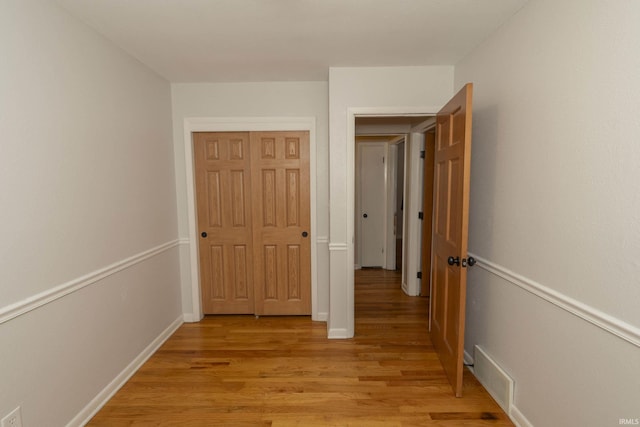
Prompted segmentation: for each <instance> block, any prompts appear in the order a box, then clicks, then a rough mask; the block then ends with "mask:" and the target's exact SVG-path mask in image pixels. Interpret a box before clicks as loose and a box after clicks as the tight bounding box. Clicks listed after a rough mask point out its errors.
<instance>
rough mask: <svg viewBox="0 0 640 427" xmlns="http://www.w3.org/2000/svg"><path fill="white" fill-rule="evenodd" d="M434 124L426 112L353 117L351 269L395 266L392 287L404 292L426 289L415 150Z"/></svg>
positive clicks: (420, 175)
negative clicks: (396, 275)
mask: <svg viewBox="0 0 640 427" xmlns="http://www.w3.org/2000/svg"><path fill="white" fill-rule="evenodd" d="M434 123H435V119H434V117H433V116H430V115H429V116H427V115H413V116H410V115H403V116H378V117H372V116H356V117H355V140H354V144H355V150H354V152H355V159H354V160H355V168H354V172H355V177H354V178H355V198H354V269H356V270H358V269H360V268H376V271H377V272H379V273H380V274H379V275H380V276H381V277H384V276H385V275H387V273H386V272H390V271H397V272H398V276H399V277H400V278H401V279H400V280H398V281H397V286H399V287H401V288H402V291H403V292H404V294H406V295H408V296H418V295H423V296H428V290H429V282H430V280H429V279H430V272H422V256H423V250H422V247H421V239H422V230H423V220H422V219H421V218H420V215H419V213H420V212H422V211H423V207H422V204H423V197H424V192H423V182H424V159H422V158H421V152H422V151H424V147H425V132H426V131H427V130H428V129H430V128H433V126H434ZM380 177H382V178H380ZM429 218H430V216H429ZM430 226H431V223H430V222H429V227H428V228H430ZM428 255H429V256H430V253H429V254H428ZM419 273H420V274H419ZM371 274H375V272H371ZM376 275H377V274H376ZM419 276H422V277H423V279H420V278H419Z"/></svg>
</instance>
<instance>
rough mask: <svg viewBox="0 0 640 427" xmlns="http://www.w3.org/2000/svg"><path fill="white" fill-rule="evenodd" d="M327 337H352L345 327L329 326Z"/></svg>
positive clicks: (336, 338)
mask: <svg viewBox="0 0 640 427" xmlns="http://www.w3.org/2000/svg"><path fill="white" fill-rule="evenodd" d="M328 338H329V339H330V340H339V339H348V338H352V337H351V336H350V335H349V331H348V330H347V329H346V328H331V329H329V334H328Z"/></svg>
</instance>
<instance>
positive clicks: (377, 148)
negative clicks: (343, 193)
mask: <svg viewBox="0 0 640 427" xmlns="http://www.w3.org/2000/svg"><path fill="white" fill-rule="evenodd" d="M358 148H359V151H360V164H359V170H360V230H361V232H360V239H359V240H360V253H361V265H362V266H363V267H383V266H384V265H385V257H384V244H385V241H384V233H385V227H384V221H385V201H386V197H385V189H386V186H385V152H386V148H385V144H384V143H360V144H358Z"/></svg>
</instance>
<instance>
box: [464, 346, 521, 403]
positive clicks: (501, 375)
mask: <svg viewBox="0 0 640 427" xmlns="http://www.w3.org/2000/svg"><path fill="white" fill-rule="evenodd" d="M473 365H474V366H473V371H474V374H475V376H476V378H478V381H480V383H481V384H482V385H483V386H484V388H485V389H487V391H488V392H489V394H490V395H491V396H492V397H493V398H494V399H495V400H496V402H498V405H500V407H501V408H502V409H503V410H504V411H505V412H506V413H507V414H508V413H509V409H510V408H511V404H512V402H513V379H511V377H509V375H507V373H506V372H505V371H504V370H503V369H502V368H501V367H500V366H498V364H497V363H496V362H495V361H494V360H493V359H492V358H491V357H490V356H489V355H488V354H487V353H485V352H484V350H482V348H480V347H479V346H475V349H474V360H473Z"/></svg>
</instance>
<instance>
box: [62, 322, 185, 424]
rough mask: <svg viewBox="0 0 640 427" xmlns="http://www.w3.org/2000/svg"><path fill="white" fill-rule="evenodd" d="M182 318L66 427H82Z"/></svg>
mask: <svg viewBox="0 0 640 427" xmlns="http://www.w3.org/2000/svg"><path fill="white" fill-rule="evenodd" d="M182 323H183V316H180V317H178V318H177V319H176V320H174V321H173V322H172V323H171V324H170V325H169V326H168V327H167V328H166V329H165V330H164V331H162V332H161V333H160V335H158V337H156V339H154V340H153V341H152V342H151V344H149V345H148V346H147V347H146V348H145V349H144V350H142V352H141V353H140V354H139V355H138V356H137V357H136V358H135V359H133V360H132V361H131V363H129V365H127V367H126V368H124V369H123V370H122V372H120V373H119V374H118V376H116V377H115V378H114V379H113V380H112V381H111V382H110V383H109V384H108V385H107V386H106V387H105V388H104V389H103V390H102V391H101V392H100V393H98V395H97V396H96V397H94V398H93V399H92V400H91V402H89V403H88V404H87V406H85V407H84V408H83V409H82V411H80V412H79V413H78V415H76V416H75V417H73V419H72V420H71V421H69V423H68V424H67V427H76V426H78V427H79V426H84V425H85V424H87V423H88V422H89V421H90V420H91V418H93V416H94V415H95V414H97V413H98V411H99V410H100V409H101V408H102V407H103V406H104V405H105V404H106V403H107V402H108V401H109V399H111V398H112V397H113V395H114V394H116V392H117V391H118V390H120V388H121V387H122V386H123V385H124V384H125V383H126V382H127V381H128V380H129V378H131V377H132V376H133V374H135V373H136V371H137V370H138V369H140V367H141V366H142V365H143V364H144V362H146V361H147V360H148V359H149V358H150V357H151V356H152V355H153V354H154V353H155V352H156V351H157V350H158V348H160V346H161V345H162V344H163V343H164V342H165V341H166V340H167V339H168V338H169V337H170V336H171V335H172V334H173V333H174V332H175V331H176V329H178V328H179V327H180V325H182Z"/></svg>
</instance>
